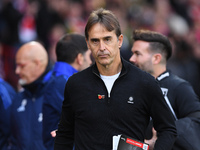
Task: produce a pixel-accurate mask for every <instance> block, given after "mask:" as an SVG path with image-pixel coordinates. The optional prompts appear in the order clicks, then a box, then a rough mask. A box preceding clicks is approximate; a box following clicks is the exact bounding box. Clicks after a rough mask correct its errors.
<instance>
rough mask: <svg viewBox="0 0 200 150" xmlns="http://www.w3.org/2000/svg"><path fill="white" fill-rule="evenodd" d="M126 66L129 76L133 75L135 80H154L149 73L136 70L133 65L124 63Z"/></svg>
mask: <svg viewBox="0 0 200 150" xmlns="http://www.w3.org/2000/svg"><path fill="white" fill-rule="evenodd" d="M126 66H127V68H128V70H129V72H130V73H131V75H133V76H135V77H137V78H141V79H143V80H145V79H148V80H149V79H150V80H155V78H154V77H153V76H152V75H151V74H150V73H148V72H146V71H144V70H142V69H140V68H138V67H137V66H135V65H133V64H132V63H130V62H127V61H126Z"/></svg>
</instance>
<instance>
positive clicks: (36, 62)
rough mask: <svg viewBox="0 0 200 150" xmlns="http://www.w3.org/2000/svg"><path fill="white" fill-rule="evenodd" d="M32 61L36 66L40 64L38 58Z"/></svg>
mask: <svg viewBox="0 0 200 150" xmlns="http://www.w3.org/2000/svg"><path fill="white" fill-rule="evenodd" d="M33 62H34V63H35V64H36V66H37V67H39V66H40V64H41V60H39V59H35V60H33Z"/></svg>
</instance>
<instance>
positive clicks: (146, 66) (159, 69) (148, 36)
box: [130, 30, 200, 150]
mask: <svg viewBox="0 0 200 150" xmlns="http://www.w3.org/2000/svg"><path fill="white" fill-rule="evenodd" d="M132 53H133V55H132V57H131V58H130V61H131V62H132V63H134V64H135V65H136V66H138V67H139V68H140V69H142V70H144V71H147V72H148V73H150V74H151V75H153V76H154V77H155V78H156V80H157V81H158V82H159V85H160V87H161V90H162V92H163V95H164V98H165V100H166V102H167V103H168V104H170V105H169V108H170V109H171V112H172V113H173V115H174V118H175V119H180V118H184V117H187V116H192V117H196V118H200V102H199V99H198V97H197V95H196V94H195V92H194V90H193V88H192V86H191V85H190V84H189V83H188V82H187V81H185V80H183V79H181V78H179V77H177V76H175V75H174V74H172V73H171V72H170V71H169V70H167V67H166V66H167V60H168V59H169V58H170V56H171V53H172V46H171V43H170V41H169V39H168V38H167V37H166V36H164V35H163V34H160V33H157V32H153V31H149V30H135V31H134V32H133V47H132ZM161 113H162V112H161ZM199 122H200V120H199ZM199 126H200V125H199ZM185 132H186V131H185ZM147 135H148V134H147ZM147 138H148V137H147ZM150 141H151V142H152V141H153V139H151V140H150ZM193 142H195V140H194V141H193ZM198 143H199V142H198ZM151 144H152V143H151ZM177 144H178V142H177V141H176V142H175V145H174V147H173V149H175V146H178V145H177ZM181 145H182V146H183V145H184V144H183V143H181ZM181 145H179V146H178V147H179V148H180V147H181ZM180 149H181V150H182V149H183V148H180ZM190 149H192V148H190Z"/></svg>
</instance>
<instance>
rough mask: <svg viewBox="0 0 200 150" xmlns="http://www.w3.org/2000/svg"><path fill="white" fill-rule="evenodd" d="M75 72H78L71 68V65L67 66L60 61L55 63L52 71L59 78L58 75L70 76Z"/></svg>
mask: <svg viewBox="0 0 200 150" xmlns="http://www.w3.org/2000/svg"><path fill="white" fill-rule="evenodd" d="M77 72H78V70H76V69H75V68H73V67H72V66H71V65H69V64H68V63H66V62H61V61H58V62H56V63H55V65H54V69H53V73H54V74H55V75H56V76H60V75H67V76H71V75H73V74H74V73H77Z"/></svg>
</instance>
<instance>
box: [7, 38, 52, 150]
mask: <svg viewBox="0 0 200 150" xmlns="http://www.w3.org/2000/svg"><path fill="white" fill-rule="evenodd" d="M16 64H17V67H16V74H17V75H19V77H20V79H19V84H20V85H21V86H22V89H20V91H19V93H18V94H17V96H16V97H15V101H14V102H13V104H12V113H11V125H12V135H13V141H12V144H13V149H20V150H45V147H44V145H43V140H42V120H43V114H42V105H43V95H44V92H45V88H46V85H47V83H48V81H49V79H50V75H49V70H50V68H49V66H48V55H47V52H46V50H45V49H44V47H43V46H42V45H41V44H40V43H38V42H34V41H33V42H28V43H26V44H24V45H22V46H21V47H20V48H19V50H18V52H17V54H16Z"/></svg>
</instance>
